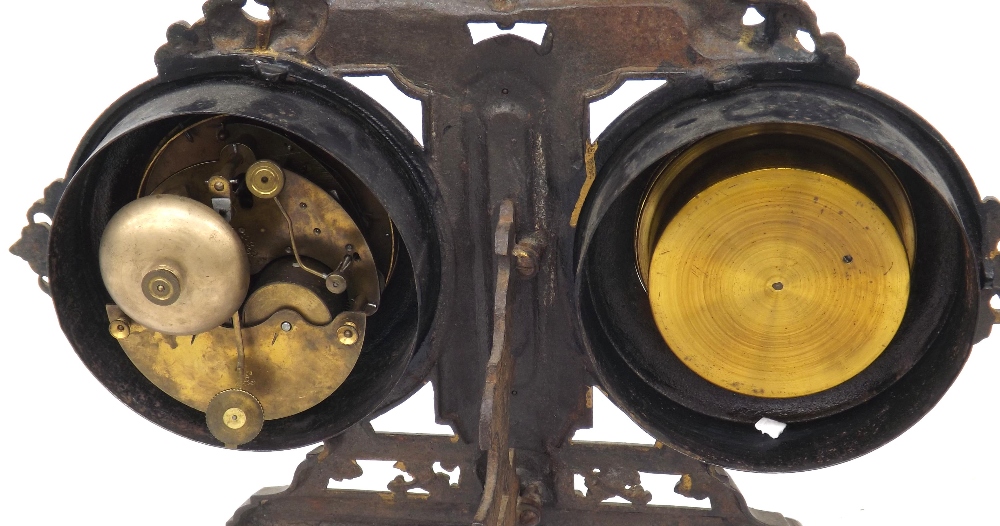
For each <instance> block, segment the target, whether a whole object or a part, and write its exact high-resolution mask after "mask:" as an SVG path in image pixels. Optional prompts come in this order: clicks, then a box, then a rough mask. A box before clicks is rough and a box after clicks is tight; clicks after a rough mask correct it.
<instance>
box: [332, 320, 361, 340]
mask: <svg viewBox="0 0 1000 526" xmlns="http://www.w3.org/2000/svg"><path fill="white" fill-rule="evenodd" d="M337 338H338V339H340V343H342V344H344V345H354V344H356V343H358V327H357V325H355V324H354V323H353V322H346V323H344V324H343V325H342V326H341V327H340V328H339V329H337Z"/></svg>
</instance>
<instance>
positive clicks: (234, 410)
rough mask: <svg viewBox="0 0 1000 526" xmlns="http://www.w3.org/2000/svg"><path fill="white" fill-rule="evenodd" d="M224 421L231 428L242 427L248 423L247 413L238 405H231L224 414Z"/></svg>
mask: <svg viewBox="0 0 1000 526" xmlns="http://www.w3.org/2000/svg"><path fill="white" fill-rule="evenodd" d="M222 422H223V423H224V424H226V427H228V428H229V429H240V428H241V427H243V426H245V425H247V414H246V412H244V411H243V410H242V409H240V408H238V407H230V408H229V409H227V410H226V412H225V413H223V414H222Z"/></svg>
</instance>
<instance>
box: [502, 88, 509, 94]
mask: <svg viewBox="0 0 1000 526" xmlns="http://www.w3.org/2000/svg"><path fill="white" fill-rule="evenodd" d="M500 93H503V94H504V95H506V94H508V93H510V90H509V89H507V88H504V89H502V90H500Z"/></svg>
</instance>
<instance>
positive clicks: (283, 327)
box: [281, 321, 292, 332]
mask: <svg viewBox="0 0 1000 526" xmlns="http://www.w3.org/2000/svg"><path fill="white" fill-rule="evenodd" d="M281 330H283V331H285V332H288V331H290V330H292V324H291V323H288V322H287V321H283V322H281Z"/></svg>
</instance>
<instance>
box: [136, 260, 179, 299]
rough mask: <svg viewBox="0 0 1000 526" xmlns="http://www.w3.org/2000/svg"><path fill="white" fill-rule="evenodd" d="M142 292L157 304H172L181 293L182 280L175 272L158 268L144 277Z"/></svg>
mask: <svg viewBox="0 0 1000 526" xmlns="http://www.w3.org/2000/svg"><path fill="white" fill-rule="evenodd" d="M142 293H143V295H145V296H146V299H147V300H149V301H151V302H153V303H155V304H157V305H162V306H167V305H172V304H173V303H174V302H175V301H177V298H179V297H180V295H181V282H180V281H179V280H178V279H177V276H176V275H174V273H173V272H170V271H169V270H167V269H164V268H158V269H156V270H153V271H151V272H150V273H149V274H146V277H144V278H142Z"/></svg>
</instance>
